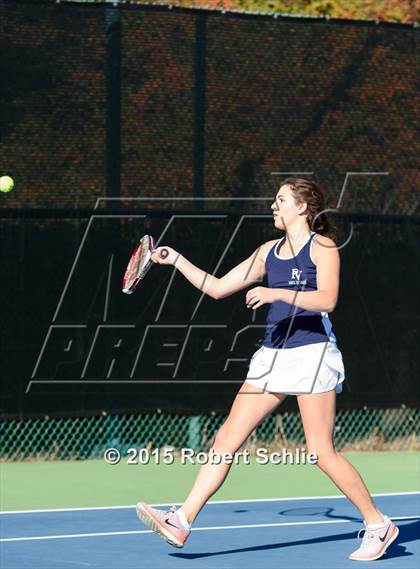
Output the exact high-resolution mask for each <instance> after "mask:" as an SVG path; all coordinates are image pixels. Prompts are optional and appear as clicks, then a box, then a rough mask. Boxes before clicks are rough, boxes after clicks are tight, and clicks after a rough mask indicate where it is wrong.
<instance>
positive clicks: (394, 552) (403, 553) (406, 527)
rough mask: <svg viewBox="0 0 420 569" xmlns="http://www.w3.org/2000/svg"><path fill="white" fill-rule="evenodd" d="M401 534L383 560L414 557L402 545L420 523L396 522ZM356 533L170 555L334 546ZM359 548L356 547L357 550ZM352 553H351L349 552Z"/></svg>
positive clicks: (415, 536)
mask: <svg viewBox="0 0 420 569" xmlns="http://www.w3.org/2000/svg"><path fill="white" fill-rule="evenodd" d="M396 524H397V525H398V528H399V530H400V533H399V535H398V537H397V539H396V540H395V541H394V543H392V545H391V546H390V548H389V550H388V551H387V552H386V554H385V557H384V558H383V559H391V558H394V557H410V556H412V555H413V553H412V552H410V551H407V550H406V548H405V547H404V546H402V545H401V544H402V543H407V542H411V541H416V540H418V536H419V534H420V522H419V521H415V522H412V523H406V524H398V521H397V522H396ZM355 535H357V533H355V532H354V531H352V532H349V533H344V534H336V535H326V536H323V537H317V538H313V539H301V540H298V541H287V542H286V543H284V542H283V543H269V544H266V545H257V546H253V547H241V548H237V549H225V550H223V551H214V552H205V553H170V554H169V555H170V556H171V557H178V558H182V559H201V558H204V557H215V556H217V555H229V554H236V553H248V552H249V553H250V552H258V551H266V550H270V549H283V548H286V547H298V546H301V545H314V544H319V543H325V544H334V543H335V542H338V541H344V540H354V538H355ZM356 548H357V546H355V547H354V549H356ZM332 551H337V550H336V547H335V546H332V548H331V552H332ZM349 553H350V551H349ZM325 554H326V555H327V554H329V551H328V550H325Z"/></svg>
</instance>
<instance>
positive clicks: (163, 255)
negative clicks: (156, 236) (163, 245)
mask: <svg viewBox="0 0 420 569" xmlns="http://www.w3.org/2000/svg"><path fill="white" fill-rule="evenodd" d="M168 255H169V251H168V249H162V251H159V257H160V258H161V259H166V257H167V256H168Z"/></svg>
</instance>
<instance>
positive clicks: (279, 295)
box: [246, 235, 340, 312]
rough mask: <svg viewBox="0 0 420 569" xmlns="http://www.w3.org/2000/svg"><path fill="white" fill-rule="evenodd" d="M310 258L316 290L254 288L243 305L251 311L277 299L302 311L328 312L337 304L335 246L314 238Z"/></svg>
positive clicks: (322, 238)
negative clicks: (313, 267) (311, 259)
mask: <svg viewBox="0 0 420 569" xmlns="http://www.w3.org/2000/svg"><path fill="white" fill-rule="evenodd" d="M312 258H313V260H314V263H315V264H316V268H317V290H314V291H304V290H303V291H295V290H289V289H285V288H266V287H256V288H255V289H251V290H249V291H248V292H247V297H246V302H247V305H249V306H250V307H252V308H253V309H255V308H259V307H260V306H262V305H263V304H266V303H271V302H276V301H279V300H280V301H283V302H287V303H288V304H292V305H294V306H298V307H299V308H303V309H304V310H310V311H313V312H332V311H333V310H334V308H335V306H336V304H337V300H338V292H339V282H340V255H339V253H338V248H337V245H336V244H335V243H334V241H333V240H332V239H330V238H329V237H326V236H324V235H316V237H314V243H313V245H312Z"/></svg>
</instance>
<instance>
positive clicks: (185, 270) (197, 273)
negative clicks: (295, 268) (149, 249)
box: [152, 240, 275, 300]
mask: <svg viewBox="0 0 420 569" xmlns="http://www.w3.org/2000/svg"><path fill="white" fill-rule="evenodd" d="M274 243H275V240H274V241H268V242H266V243H264V244H263V245H261V246H260V247H258V248H257V249H255V251H254V252H253V253H252V254H251V255H250V256H249V257H248V258H247V259H245V260H243V261H242V262H241V263H239V265H236V267H233V269H231V270H230V271H229V272H228V273H226V274H225V275H224V276H223V277H215V276H214V275H211V274H209V273H206V271H203V270H202V269H200V268H199V267H196V266H195V265H194V264H193V263H191V262H190V261H189V260H188V259H186V258H185V257H184V256H183V255H181V254H179V253H177V252H176V251H174V249H171V248H170V247H165V248H166V249H168V250H169V255H168V257H167V258H166V259H165V260H161V259H160V257H159V256H158V254H157V252H158V250H159V249H160V247H158V249H157V250H156V252H155V253H154V254H153V255H152V259H153V260H154V261H155V262H158V263H161V264H172V265H174V266H175V267H176V268H177V269H178V270H179V271H180V272H181V273H182V274H183V275H184V277H185V278H186V279H188V280H189V281H190V283H191V284H192V285H193V286H195V287H196V288H198V289H199V290H201V291H202V292H204V293H205V294H208V295H209V296H211V297H212V298H214V299H216V300H218V299H220V298H225V297H227V296H230V295H231V294H234V293H235V292H238V291H240V290H242V289H244V288H246V287H247V286H249V285H251V284H253V283H255V282H260V281H261V280H262V279H263V277H264V275H265V272H266V271H265V258H266V256H267V253H268V250H269V248H270V247H271V246H272V245H273V244H274Z"/></svg>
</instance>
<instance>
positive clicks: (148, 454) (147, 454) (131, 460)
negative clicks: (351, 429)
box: [104, 447, 318, 465]
mask: <svg viewBox="0 0 420 569" xmlns="http://www.w3.org/2000/svg"><path fill="white" fill-rule="evenodd" d="M253 457H254V455H253ZM104 460H105V462H107V463H108V464H119V463H120V462H125V463H126V464H130V465H131V464H138V465H147V464H173V463H174V462H175V460H177V461H179V462H180V463H181V464H194V465H195V464H199V465H202V464H221V463H222V462H223V463H225V464H251V462H253V461H251V454H250V452H249V450H248V449H245V450H243V451H240V452H236V453H234V454H232V453H229V452H225V453H218V452H216V451H215V450H214V449H211V450H210V451H208V452H204V451H198V452H197V451H195V450H194V449H192V448H182V449H179V450H175V449H173V448H163V449H160V448H155V449H152V450H151V449H149V448H140V449H135V448H129V449H127V450H126V451H125V452H124V453H122V452H120V451H119V450H118V449H116V448H108V449H107V450H106V451H105V452H104ZM255 462H256V463H257V464H261V465H265V464H316V463H317V462H318V456H317V455H316V453H314V452H309V453H308V452H306V449H304V448H303V449H301V448H297V449H295V450H293V451H290V450H287V449H282V450H281V451H274V452H273V451H269V450H268V449H266V448H264V447H261V448H258V449H257V450H256V451H255Z"/></svg>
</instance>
